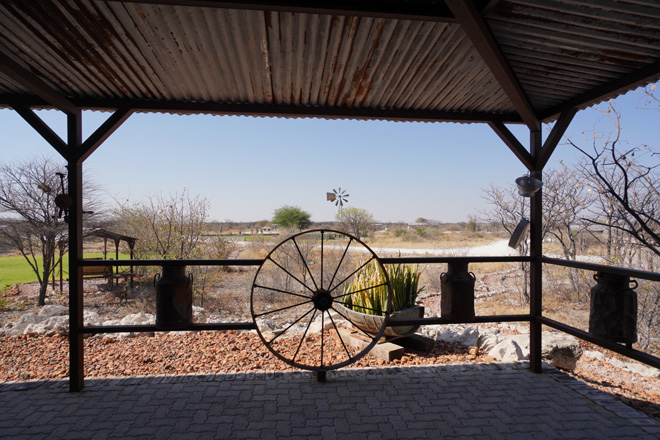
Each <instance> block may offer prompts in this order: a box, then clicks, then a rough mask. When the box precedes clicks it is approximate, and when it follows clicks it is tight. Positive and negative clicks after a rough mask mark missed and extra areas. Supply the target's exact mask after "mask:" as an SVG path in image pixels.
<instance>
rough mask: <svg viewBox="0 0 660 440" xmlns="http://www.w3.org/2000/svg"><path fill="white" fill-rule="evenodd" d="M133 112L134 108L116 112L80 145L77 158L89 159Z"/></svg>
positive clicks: (78, 159)
mask: <svg viewBox="0 0 660 440" xmlns="http://www.w3.org/2000/svg"><path fill="white" fill-rule="evenodd" d="M131 114H133V110H131V109H127V108H121V109H119V110H117V111H116V112H114V113H113V114H112V115H111V116H110V117H109V118H108V119H107V120H106V121H105V122H104V123H103V124H101V126H100V127H99V128H97V129H96V131H95V132H94V133H92V134H91V135H90V136H89V137H88V138H87V140H85V142H83V143H82V145H81V146H80V150H79V151H78V153H77V157H76V160H77V161H81V162H82V161H84V160H85V159H87V158H88V157H89V156H90V155H91V154H92V153H93V152H94V151H95V150H96V149H97V148H98V147H100V146H101V144H102V143H103V142H105V140H106V139H107V138H108V137H109V136H110V135H111V134H112V133H114V132H115V130H117V129H118V128H119V127H120V126H121V125H122V124H123V123H124V121H126V120H127V119H128V117H129V116H131Z"/></svg>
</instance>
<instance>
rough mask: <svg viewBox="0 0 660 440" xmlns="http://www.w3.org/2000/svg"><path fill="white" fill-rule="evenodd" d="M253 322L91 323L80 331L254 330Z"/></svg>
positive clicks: (87, 332) (255, 326)
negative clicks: (170, 326) (182, 324)
mask: <svg viewBox="0 0 660 440" xmlns="http://www.w3.org/2000/svg"><path fill="white" fill-rule="evenodd" d="M256 328H257V325H256V324H255V323H254V322H207V323H203V324H202V323H200V324H191V325H188V326H185V327H182V328H177V329H167V330H163V329H162V328H156V326H155V325H92V326H83V327H82V328H81V329H80V331H81V333H86V334H90V335H97V334H103V333H148V332H162V331H199V330H256Z"/></svg>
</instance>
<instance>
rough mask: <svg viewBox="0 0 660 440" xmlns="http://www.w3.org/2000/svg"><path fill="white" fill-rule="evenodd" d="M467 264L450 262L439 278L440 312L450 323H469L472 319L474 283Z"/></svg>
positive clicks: (473, 277)
mask: <svg viewBox="0 0 660 440" xmlns="http://www.w3.org/2000/svg"><path fill="white" fill-rule="evenodd" d="M475 279H476V277H475V276H474V274H473V273H472V272H468V263H459V262H450V263H448V265H447V272H445V273H443V274H442V275H441V276H440V280H441V283H440V292H441V293H442V298H441V301H440V312H441V315H442V317H443V318H446V319H448V320H450V321H457V322H461V321H464V322H469V321H472V320H473V319H474V316H475V314H474V282H475Z"/></svg>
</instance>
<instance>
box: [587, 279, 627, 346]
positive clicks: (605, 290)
mask: <svg viewBox="0 0 660 440" xmlns="http://www.w3.org/2000/svg"><path fill="white" fill-rule="evenodd" d="M594 279H595V280H596V281H597V282H598V284H596V285H595V286H594V287H592V288H591V301H590V310H589V333H591V334H593V335H594V336H599V337H602V338H604V339H608V340H610V341H612V342H623V343H625V344H628V345H632V344H633V343H634V342H637V292H635V291H634V290H633V289H635V288H636V287H637V281H635V280H632V281H631V280H630V277H627V276H625V275H615V274H611V273H607V272H598V273H597V274H596V275H594ZM630 283H634V286H633V287H630Z"/></svg>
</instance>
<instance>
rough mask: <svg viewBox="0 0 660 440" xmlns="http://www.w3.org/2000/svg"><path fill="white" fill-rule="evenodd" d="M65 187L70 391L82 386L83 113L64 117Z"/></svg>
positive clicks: (83, 376)
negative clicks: (67, 203)
mask: <svg viewBox="0 0 660 440" xmlns="http://www.w3.org/2000/svg"><path fill="white" fill-rule="evenodd" d="M67 135H68V140H67V143H68V155H67V162H68V165H67V168H68V186H69V196H70V197H71V199H72V200H73V205H71V208H70V209H69V391H71V392H75V391H80V390H82V388H83V387H84V386H85V373H84V372H85V370H84V367H85V365H84V352H83V348H84V346H83V336H84V335H83V333H82V332H81V331H80V329H81V328H82V326H83V277H82V268H81V267H80V265H79V261H81V260H82V251H83V249H82V160H77V159H76V157H77V156H78V155H77V154H76V153H77V152H78V151H79V150H80V146H81V145H82V113H81V112H80V111H78V112H77V113H76V114H73V115H67Z"/></svg>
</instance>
